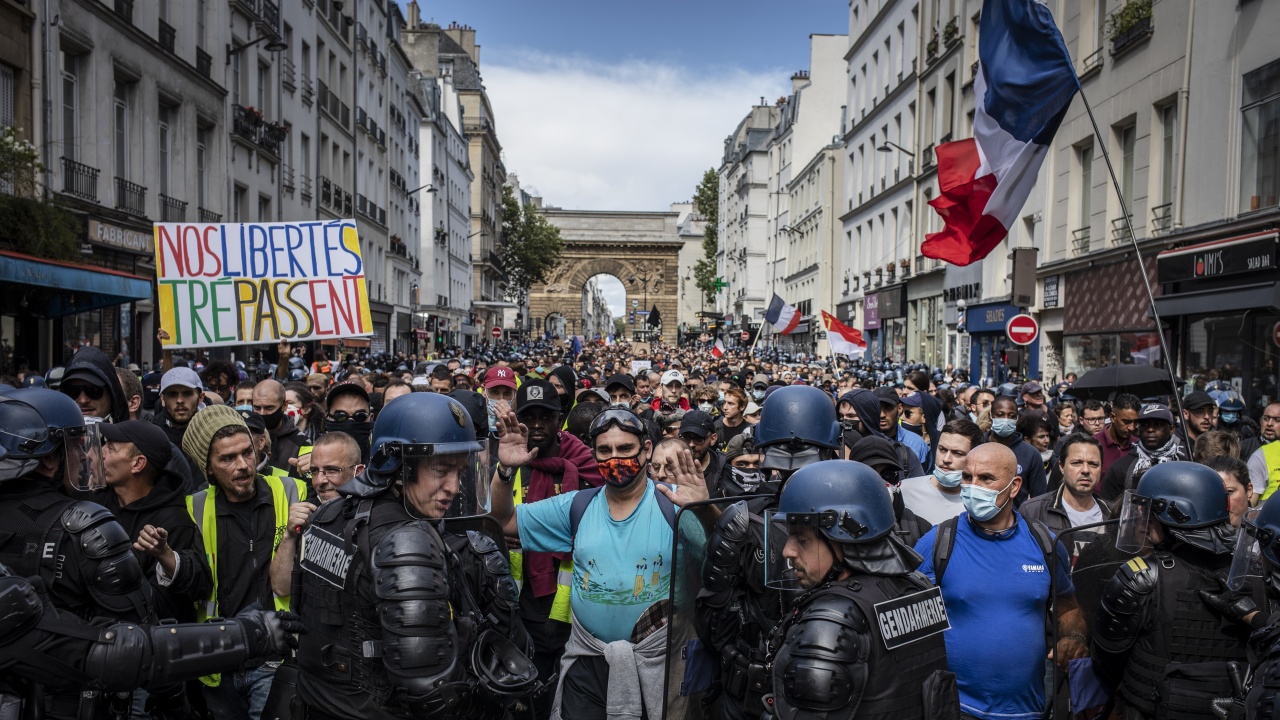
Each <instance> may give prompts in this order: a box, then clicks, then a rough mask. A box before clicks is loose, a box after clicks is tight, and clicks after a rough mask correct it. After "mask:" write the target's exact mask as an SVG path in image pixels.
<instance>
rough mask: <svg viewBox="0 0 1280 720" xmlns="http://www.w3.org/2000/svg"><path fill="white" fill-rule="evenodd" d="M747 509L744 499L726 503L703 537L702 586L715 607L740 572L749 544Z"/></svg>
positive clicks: (749, 513)
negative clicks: (704, 558) (730, 503)
mask: <svg viewBox="0 0 1280 720" xmlns="http://www.w3.org/2000/svg"><path fill="white" fill-rule="evenodd" d="M750 525H751V512H750V511H749V510H748V509H747V504H746V503H745V502H736V503H734V504H732V505H730V506H729V507H728V508H727V509H726V510H725V511H724V513H723V514H722V515H721V516H720V519H719V520H718V521H716V526H715V529H714V530H712V532H711V537H710V538H708V539H707V559H706V563H705V564H704V565H703V567H702V587H703V588H704V589H705V590H706V591H707V592H708V593H709V596H708V597H707V598H706V602H707V604H708V605H711V606H713V607H718V606H720V605H723V604H724V603H725V602H727V601H728V597H729V591H731V590H733V588H734V587H735V586H736V585H737V584H738V581H739V578H740V577H741V575H742V555H743V552H744V550H745V549H746V548H747V546H748V544H749V540H750V537H749V531H750Z"/></svg>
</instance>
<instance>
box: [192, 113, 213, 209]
mask: <svg viewBox="0 0 1280 720" xmlns="http://www.w3.org/2000/svg"><path fill="white" fill-rule="evenodd" d="M211 141H212V137H211V133H210V132H209V129H208V128H200V129H199V130H197V131H196V205H197V206H198V207H201V208H207V207H209V180H208V174H209V143H210V142H211Z"/></svg>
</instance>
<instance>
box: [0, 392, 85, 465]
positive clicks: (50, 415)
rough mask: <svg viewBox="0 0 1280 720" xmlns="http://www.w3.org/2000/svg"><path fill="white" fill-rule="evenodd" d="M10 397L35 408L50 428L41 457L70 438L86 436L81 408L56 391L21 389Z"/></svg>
mask: <svg viewBox="0 0 1280 720" xmlns="http://www.w3.org/2000/svg"><path fill="white" fill-rule="evenodd" d="M8 397H10V398H12V399H14V400H18V401H20V402H24V403H27V404H28V405H30V406H31V407H33V408H35V410H36V412H38V413H40V417H41V418H42V419H43V420H44V422H45V425H46V426H47V427H48V429H49V434H48V437H47V438H46V439H45V448H44V449H43V450H42V452H40V453H39V454H40V455H48V454H49V453H51V452H53V451H54V450H56V449H57V448H58V446H59V445H60V444H62V442H63V441H65V440H67V439H68V438H72V437H79V436H80V435H83V434H84V414H83V413H81V412H80V406H79V405H77V404H76V401H75V400H72V399H71V398H70V397H68V396H66V395H64V394H62V393H60V392H58V391H56V390H49V389H48V388H35V387H33V388H21V389H19V390H13V391H11V392H9V393H8ZM0 427H4V426H3V425H0Z"/></svg>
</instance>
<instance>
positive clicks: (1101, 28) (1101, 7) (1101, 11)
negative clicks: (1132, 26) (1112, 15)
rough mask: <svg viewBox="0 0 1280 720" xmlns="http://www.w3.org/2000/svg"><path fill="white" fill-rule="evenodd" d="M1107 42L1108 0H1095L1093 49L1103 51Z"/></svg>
mask: <svg viewBox="0 0 1280 720" xmlns="http://www.w3.org/2000/svg"><path fill="white" fill-rule="evenodd" d="M1106 42H1107V0H1094V9H1093V49H1094V50H1101V49H1102V48H1103V45H1104V44H1105V43H1106Z"/></svg>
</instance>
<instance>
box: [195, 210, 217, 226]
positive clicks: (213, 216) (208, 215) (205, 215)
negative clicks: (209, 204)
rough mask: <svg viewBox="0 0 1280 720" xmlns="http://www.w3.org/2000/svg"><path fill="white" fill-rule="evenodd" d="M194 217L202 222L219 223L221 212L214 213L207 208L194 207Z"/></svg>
mask: <svg viewBox="0 0 1280 720" xmlns="http://www.w3.org/2000/svg"><path fill="white" fill-rule="evenodd" d="M196 218H197V219H198V220H199V221H200V222H202V223H220V222H222V213H216V212H214V211H212V210H209V209H208V208H196Z"/></svg>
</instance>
